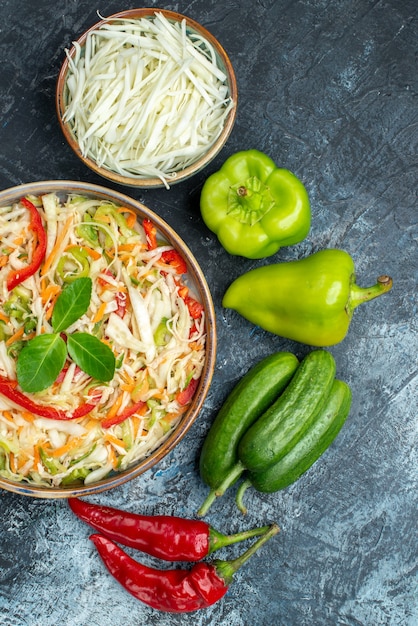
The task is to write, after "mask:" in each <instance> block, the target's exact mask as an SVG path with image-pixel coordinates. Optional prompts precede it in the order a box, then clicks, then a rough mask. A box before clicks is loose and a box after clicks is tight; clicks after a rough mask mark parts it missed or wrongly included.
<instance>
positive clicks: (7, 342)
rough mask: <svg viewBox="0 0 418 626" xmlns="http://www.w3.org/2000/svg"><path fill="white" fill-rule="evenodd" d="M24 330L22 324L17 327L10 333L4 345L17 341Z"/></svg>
mask: <svg viewBox="0 0 418 626" xmlns="http://www.w3.org/2000/svg"><path fill="white" fill-rule="evenodd" d="M24 332H25V329H24V328H23V326H21V327H20V328H18V329H17V331H16V332H15V333H13V335H11V336H10V337H9V338H8V340H7V341H6V346H11V345H12V343H14V342H15V341H17V340H18V339H20V338H21V337H23V333H24Z"/></svg>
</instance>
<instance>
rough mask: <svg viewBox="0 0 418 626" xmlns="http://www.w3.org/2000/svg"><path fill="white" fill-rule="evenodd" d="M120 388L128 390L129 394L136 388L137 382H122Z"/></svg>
mask: <svg viewBox="0 0 418 626" xmlns="http://www.w3.org/2000/svg"><path fill="white" fill-rule="evenodd" d="M120 388H121V389H122V391H127V392H128V393H129V394H131V393H132V392H133V390H134V389H135V382H133V383H121V384H120Z"/></svg>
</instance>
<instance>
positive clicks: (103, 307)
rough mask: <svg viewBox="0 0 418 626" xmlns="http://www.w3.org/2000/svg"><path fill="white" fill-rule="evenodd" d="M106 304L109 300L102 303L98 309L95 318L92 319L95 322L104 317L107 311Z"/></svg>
mask: <svg viewBox="0 0 418 626" xmlns="http://www.w3.org/2000/svg"><path fill="white" fill-rule="evenodd" d="M106 306H107V302H102V303H101V305H100V306H99V308H98V309H97V312H96V314H95V315H93V318H92V320H91V321H92V323H93V324H97V322H100V321H101V320H102V319H103V317H104V314H105V311H106Z"/></svg>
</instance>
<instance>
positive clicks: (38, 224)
mask: <svg viewBox="0 0 418 626" xmlns="http://www.w3.org/2000/svg"><path fill="white" fill-rule="evenodd" d="M20 203H21V204H23V206H24V207H25V208H26V209H28V211H29V212H30V223H29V228H30V229H31V230H32V231H33V233H34V235H35V238H36V241H35V242H34V246H33V252H32V261H31V263H30V264H29V265H27V266H26V267H22V268H21V269H18V270H12V271H11V272H10V273H9V275H8V277H7V289H8V290H9V291H12V289H14V288H15V287H16V286H17V285H19V284H20V283H23V281H24V280H26V279H27V278H29V277H30V276H33V274H34V273H35V272H37V271H38V269H39V268H40V266H41V263H42V261H43V260H44V258H45V253H46V232H45V229H44V226H43V224H42V219H41V216H40V214H39V212H38V209H37V208H36V206H35V205H34V204H32V202H30V201H29V200H28V199H27V198H21V200H20Z"/></svg>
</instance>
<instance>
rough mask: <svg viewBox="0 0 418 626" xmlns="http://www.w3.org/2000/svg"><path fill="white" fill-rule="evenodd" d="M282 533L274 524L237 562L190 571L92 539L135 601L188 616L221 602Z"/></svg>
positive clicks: (199, 565) (199, 566)
mask: <svg viewBox="0 0 418 626" xmlns="http://www.w3.org/2000/svg"><path fill="white" fill-rule="evenodd" d="M278 531H279V528H278V526H276V524H273V525H272V526H270V527H269V530H268V531H267V532H266V533H264V535H262V536H261V537H260V538H259V539H258V540H257V541H256V542H255V543H254V544H253V545H252V546H251V547H250V548H249V549H248V550H247V551H246V552H244V554H242V555H241V556H240V557H238V558H237V559H234V560H233V561H220V560H216V561H214V562H213V563H203V562H200V563H195V564H194V565H193V567H192V568H191V569H190V570H184V569H169V570H159V569H156V568H153V567H148V566H146V565H143V564H142V563H138V561H135V560H134V559H132V558H131V557H130V556H129V555H128V554H126V552H124V551H123V550H122V549H121V548H120V547H119V546H117V545H116V544H115V543H114V542H113V541H111V540H110V539H108V538H107V537H104V536H103V535H99V534H94V535H91V537H90V539H91V540H92V541H93V543H94V545H95V546H96V548H97V551H98V553H99V555H100V557H101V558H102V560H103V562H104V564H105V566H106V568H107V569H108V571H109V572H110V573H111V574H112V576H113V577H114V578H115V579H116V580H117V581H118V582H119V583H120V584H121V585H122V586H123V587H124V588H125V589H126V591H128V592H129V593H130V594H132V595H133V596H134V597H135V598H137V599H138V600H141V602H144V603H145V604H147V605H148V606H151V607H153V608H154V609H158V610H160V611H167V612H170V613H188V612H191V611H197V610H198V609H204V608H207V607H208V606H211V605H212V604H215V602H218V600H220V599H221V598H222V597H223V596H224V595H225V594H226V592H227V591H228V586H229V585H230V584H231V582H232V580H233V576H234V574H235V572H236V571H237V570H238V569H239V568H240V567H241V566H242V565H243V564H244V563H245V562H246V561H247V560H248V559H249V558H250V557H251V556H252V555H253V554H254V552H255V551H256V550H258V549H259V548H260V547H261V546H262V545H263V544H264V543H265V542H266V541H267V540H268V539H270V538H271V537H272V536H273V535H275V534H276V533H277V532H278Z"/></svg>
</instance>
